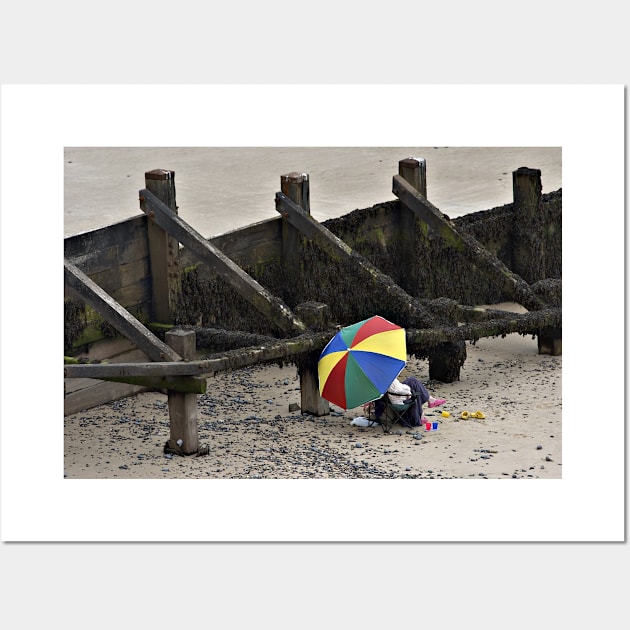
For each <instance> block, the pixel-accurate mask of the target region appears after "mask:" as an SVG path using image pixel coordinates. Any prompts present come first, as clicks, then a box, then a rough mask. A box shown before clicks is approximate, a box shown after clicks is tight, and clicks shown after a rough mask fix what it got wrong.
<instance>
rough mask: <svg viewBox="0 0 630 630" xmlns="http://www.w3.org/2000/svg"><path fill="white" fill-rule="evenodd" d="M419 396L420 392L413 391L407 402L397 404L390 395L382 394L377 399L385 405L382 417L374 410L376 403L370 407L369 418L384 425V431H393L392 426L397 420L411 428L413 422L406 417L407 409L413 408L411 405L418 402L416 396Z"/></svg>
mask: <svg viewBox="0 0 630 630" xmlns="http://www.w3.org/2000/svg"><path fill="white" fill-rule="evenodd" d="M418 397H419V394H416V393H412V394H411V395H410V396H409V397H408V398H407V402H405V403H404V404H402V405H395V404H394V403H393V402H391V401H390V400H389V396H388V395H387V394H384V395H383V396H381V398H380V399H379V401H377V402H381V403H382V404H383V405H384V409H383V413H382V414H381V416H380V417H376V413H375V410H374V407H375V405H373V406H372V407H371V408H370V412H369V415H368V420H375V421H376V422H378V423H379V424H380V425H381V426H382V427H383V432H384V433H387V432H388V431H391V429H392V427H393V426H394V425H395V424H396V423H397V422H400V424H402V425H403V426H406V427H410V428H411V424H410V423H409V422H407V420H406V419H405V414H406V413H407V411H409V409H411V407H412V406H413V405H414V403H415V402H416V398H418Z"/></svg>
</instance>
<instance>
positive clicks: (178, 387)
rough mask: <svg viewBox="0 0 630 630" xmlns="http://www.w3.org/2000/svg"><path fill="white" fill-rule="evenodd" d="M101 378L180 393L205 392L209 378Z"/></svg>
mask: <svg viewBox="0 0 630 630" xmlns="http://www.w3.org/2000/svg"><path fill="white" fill-rule="evenodd" d="M101 380H103V381H111V382H114V383H127V384H129V385H139V386H141V387H149V388H151V389H169V390H173V391H174V392H178V393H180V394H205V393H206V389H207V379H205V378H200V377H196V376H110V377H103V378H102V379H101Z"/></svg>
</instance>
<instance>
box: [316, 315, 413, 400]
mask: <svg viewBox="0 0 630 630" xmlns="http://www.w3.org/2000/svg"><path fill="white" fill-rule="evenodd" d="M406 363H407V343H406V338H405V330H404V329H403V328H401V327H400V326H397V325H396V324H392V322H390V321H387V320H386V319H384V318H383V317H381V316H380V315H375V316H374V317H370V318H369V319H365V320H363V321H361V322H358V323H356V324H352V325H351V326H346V327H345V328H342V329H341V330H340V331H339V332H338V333H337V334H336V335H335V336H334V337H333V338H332V339H331V340H330V341H329V342H328V344H327V345H326V347H325V348H324V349H323V350H322V353H321V355H320V357H319V361H318V364H317V371H318V376H319V393H320V395H321V397H322V398H324V399H326V400H327V401H329V402H331V403H334V404H335V405H337V406H339V407H341V408H342V409H353V408H354V407H358V406H359V405H362V404H364V403H367V402H370V401H372V400H376V399H377V398H380V397H381V396H382V395H383V394H384V393H385V392H386V391H387V388H388V387H389V386H390V385H391V383H392V381H393V380H394V379H395V378H396V377H397V376H398V375H399V374H400V372H401V370H402V369H403V368H404V367H405V365H406Z"/></svg>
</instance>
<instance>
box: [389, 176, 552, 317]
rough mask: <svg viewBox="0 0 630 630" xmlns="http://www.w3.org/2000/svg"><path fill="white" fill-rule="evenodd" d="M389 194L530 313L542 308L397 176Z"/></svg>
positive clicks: (503, 267)
mask: <svg viewBox="0 0 630 630" xmlns="http://www.w3.org/2000/svg"><path fill="white" fill-rule="evenodd" d="M392 192H393V193H394V194H395V195H396V196H397V197H398V198H399V199H400V201H401V203H403V204H404V205H405V206H406V207H407V208H409V209H410V210H411V211H412V212H413V213H414V214H415V215H416V216H417V217H418V218H420V219H421V220H422V221H424V222H425V223H426V224H427V225H428V226H429V227H430V228H432V229H433V230H434V231H435V232H436V233H437V234H439V235H440V236H441V237H442V238H443V239H444V241H445V242H446V244H447V245H449V246H451V247H453V248H455V249H457V250H459V251H461V252H465V253H466V255H467V256H468V257H469V258H470V259H471V260H472V261H474V262H475V264H477V265H478V266H479V268H480V269H481V270H482V271H483V272H484V273H485V274H486V275H487V276H488V277H490V278H492V279H493V280H494V281H495V282H496V284H497V286H499V287H500V288H501V289H502V290H504V291H505V292H506V293H507V294H508V295H510V296H511V297H512V299H513V300H514V301H515V302H517V303H518V304H521V305H523V306H524V307H525V308H526V309H528V310H530V311H538V310H541V309H543V308H545V305H544V304H543V303H542V302H541V301H540V300H539V299H538V297H537V296H536V294H535V293H534V292H533V291H532V289H531V288H530V286H529V285H528V284H527V282H525V281H524V280H523V279H522V278H521V277H520V276H519V275H517V274H515V273H513V272H512V271H511V270H510V269H509V268H508V267H507V266H506V265H505V264H504V263H503V262H501V261H500V260H499V259H498V258H497V257H496V256H494V255H493V254H492V253H491V252H489V251H488V250H486V249H485V248H484V247H483V246H482V245H481V244H480V243H479V242H478V241H477V239H475V238H474V237H472V236H470V235H468V234H463V233H460V232H458V231H457V230H456V229H455V227H454V226H453V224H452V223H451V222H450V221H448V220H447V219H446V218H445V217H444V215H443V214H442V213H441V212H440V211H439V210H438V209H437V208H436V207H435V206H434V205H433V204H432V203H431V202H430V201H428V200H427V199H426V198H425V197H424V196H423V195H422V194H420V193H419V192H418V191H417V190H416V189H415V188H414V187H413V186H412V185H411V184H409V183H408V182H406V181H405V180H404V179H403V178H402V177H401V176H400V175H394V180H393V186H392Z"/></svg>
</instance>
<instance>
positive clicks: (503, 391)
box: [64, 304, 562, 479]
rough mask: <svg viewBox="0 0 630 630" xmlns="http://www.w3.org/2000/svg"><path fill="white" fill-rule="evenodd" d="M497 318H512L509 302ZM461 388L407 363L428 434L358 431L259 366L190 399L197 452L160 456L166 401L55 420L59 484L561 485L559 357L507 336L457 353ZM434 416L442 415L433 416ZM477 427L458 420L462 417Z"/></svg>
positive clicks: (345, 415)
mask: <svg viewBox="0 0 630 630" xmlns="http://www.w3.org/2000/svg"><path fill="white" fill-rule="evenodd" d="M502 307H503V308H506V309H509V310H513V311H517V312H522V309H519V308H518V306H517V305H515V304H505V305H502ZM467 356H468V358H467V360H466V363H465V364H464V366H463V368H462V370H461V374H460V380H459V381H456V382H454V383H448V384H446V383H440V382H431V381H429V380H428V362H427V361H419V360H416V359H414V358H411V359H410V360H409V361H408V363H407V366H406V367H405V368H404V370H403V372H402V374H401V379H403V378H405V377H406V376H416V377H418V378H420V380H422V381H423V382H425V383H426V384H427V387H428V389H429V391H430V392H431V393H432V394H434V395H435V396H436V397H441V398H445V399H446V401H447V402H446V403H445V404H444V405H443V406H442V407H436V408H433V409H427V407H426V405H425V413H426V416H427V418H428V419H430V420H432V421H435V420H437V421H438V422H439V428H438V430H437V431H429V432H427V431H426V430H425V429H424V428H423V427H418V428H414V429H409V428H407V427H404V426H401V425H400V424H396V425H394V426H393V427H392V429H391V431H390V432H388V433H385V432H384V431H383V428H382V427H381V426H379V425H375V426H371V427H361V426H356V425H353V424H352V420H353V419H354V418H356V417H358V416H362V415H363V410H362V408H361V407H358V408H356V409H350V410H347V411H344V410H342V409H340V408H339V407H336V406H335V405H331V413H330V414H329V415H326V416H321V417H315V416H312V415H309V414H302V413H301V412H300V410H299V409H298V410H296V411H290V410H289V406H290V405H299V403H300V391H299V379H298V376H297V370H296V368H295V366H292V365H284V366H282V367H281V366H278V365H259V366H254V367H251V368H245V369H242V370H238V371H235V372H232V373H222V374H217V375H216V376H215V377H212V378H210V379H208V390H207V393H206V394H203V395H200V396H199V397H198V431H199V444H200V450H202V449H203V447H207V450H208V453H207V454H205V455H200V456H197V455H191V456H187V457H183V456H179V455H172V454H170V453H164V448H163V447H164V444H165V442H166V441H167V440H168V439H169V417H168V407H167V397H166V394H162V393H159V392H146V393H141V394H138V395H137V396H134V397H130V398H126V399H123V400H119V401H115V402H112V403H109V404H106V405H101V406H99V407H96V408H93V409H89V410H86V411H83V412H80V413H76V414H73V415H70V416H67V417H66V418H65V430H64V449H65V452H64V474H65V476H66V478H68V479H78V478H81V479H92V478H111V479H152V478H158V479H250V478H254V479H256V478H259V479H263V478H264V479H310V478H336V479H399V478H409V479H418V478H422V479H461V478H475V479H521V478H529V479H560V478H561V477H562V396H561V392H562V357H561V356H556V357H554V356H549V355H539V354H538V349H537V343H536V340H535V339H532V338H531V337H524V336H522V335H518V334H511V335H508V336H506V337H505V338H503V339H502V338H486V339H480V340H479V341H478V342H477V344H476V345H471V344H468V345H467ZM442 410H444V411H446V412H448V413H450V417H448V418H447V417H444V416H442ZM478 410H479V411H481V412H482V413H483V415H484V416H485V418H483V419H477V418H469V419H462V418H461V414H462V412H464V411H469V412H475V411H478Z"/></svg>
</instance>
